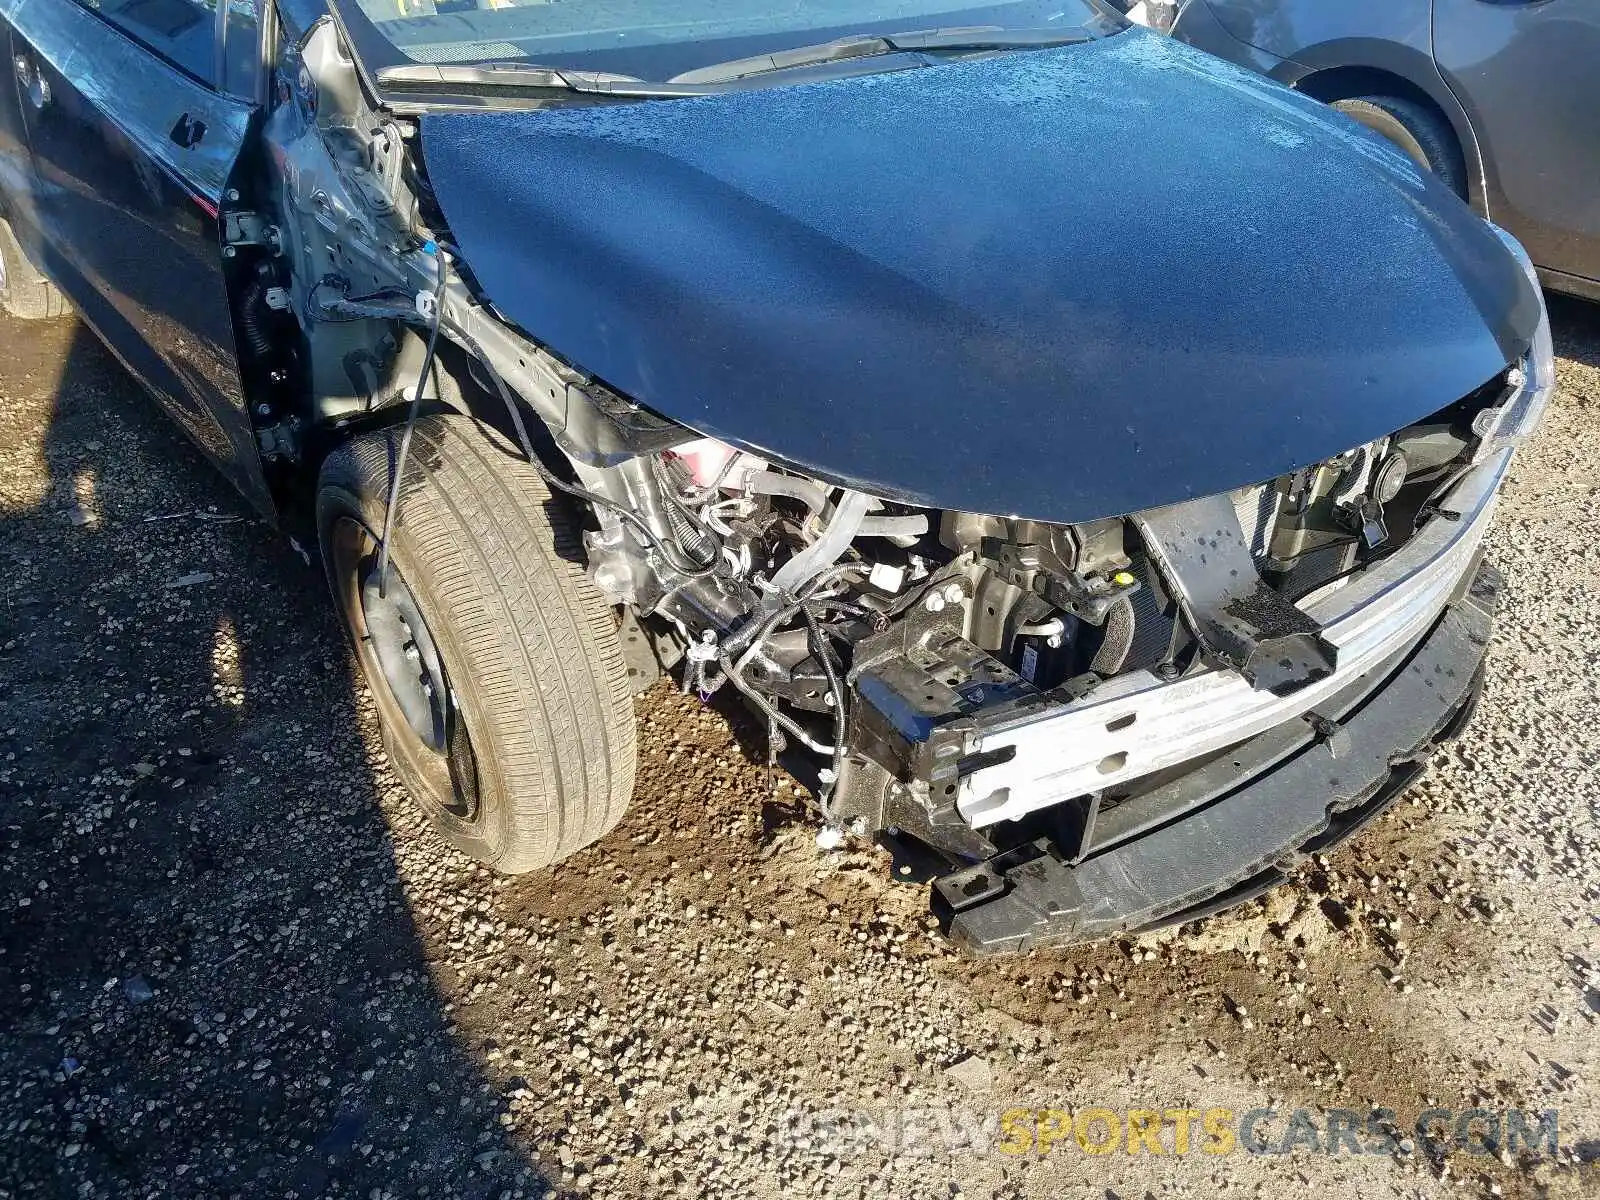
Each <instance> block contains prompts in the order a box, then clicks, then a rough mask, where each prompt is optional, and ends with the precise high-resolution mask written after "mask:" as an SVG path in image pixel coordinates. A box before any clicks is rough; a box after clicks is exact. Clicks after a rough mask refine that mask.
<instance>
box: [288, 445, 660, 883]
mask: <svg viewBox="0 0 1600 1200" xmlns="http://www.w3.org/2000/svg"><path fill="white" fill-rule="evenodd" d="M399 442H400V430H398V429H393V430H384V431H379V432H376V433H371V434H365V435H363V436H360V437H357V438H355V439H353V440H352V441H350V442H348V443H346V444H345V445H344V446H342V447H340V448H339V449H338V450H336V451H334V452H333V454H331V455H330V456H329V457H328V459H327V461H326V462H325V463H324V464H323V467H322V475H321V479H320V481H319V484H318V490H317V531H318V535H319V537H320V540H321V544H322V556H323V563H324V566H325V567H326V569H327V573H328V579H329V582H330V583H331V585H332V587H333V593H334V597H335V599H336V601H337V602H338V605H339V609H340V611H341V612H342V613H343V614H344V617H345V621H346V623H347V625H348V627H349V629H350V631H351V634H352V636H353V637H354V639H355V644H356V649H357V654H358V657H359V658H360V660H361V666H362V670H363V672H364V673H365V675H366V678H367V682H368V685H369V686H370V688H371V689H372V693H373V697H374V699H375V701H376V703H377V708H378V712H379V714H380V716H381V718H382V724H383V732H384V741H385V745H386V746H387V748H388V750H389V755H390V758H391V759H392V761H393V763H394V766H395V769H396V771H397V772H398V773H399V775H400V776H401V778H402V779H403V780H404V782H405V783H406V785H407V787H408V788H409V789H410V790H411V792H412V794H413V795H414V796H415V797H416V799H417V800H418V801H419V802H420V803H421V804H422V805H423V806H424V807H425V808H426V809H427V811H428V814H429V816H430V817H431V818H432V819H433V821H434V823H435V825H436V826H437V827H438V828H439V830H440V831H441V832H442V833H443V835H444V836H445V837H446V838H447V839H448V840H449V841H450V842H451V843H453V844H454V845H455V846H456V847H458V848H459V849H461V850H462V851H464V852H465V853H467V854H469V855H471V856H472V857H474V858H476V859H478V860H480V861H481V862H484V863H486V864H488V865H489V866H492V867H494V868H496V869H497V870H501V871H506V872H520V871H531V870H536V869H537V868H539V867H543V866H547V865H548V864H550V863H552V862H555V861H556V860H558V859H561V858H565V857H566V856H568V855H570V854H572V853H574V852H575V851H577V850H579V849H580V848H582V847H584V846H586V845H588V844H589V843H591V842H593V841H596V840H597V839H599V838H600V837H601V836H602V835H603V834H605V833H606V832H607V831H608V830H609V829H610V828H611V827H612V826H613V825H615V824H616V823H617V821H618V820H619V819H620V818H621V817H622V813H623V810H624V809H625V808H626V807H627V803H628V799H629V797H630V796H631V794H632V791H633V775H634V753H635V752H634V720H633V704H632V698H631V695H630V692H629V689H628V685H627V669H626V667H625V666H624V664H623V659H622V651H621V647H620V644H619V642H618V637H617V629H616V618H615V616H614V614H613V612H612V610H611V608H610V607H608V606H607V604H606V603H605V601H604V599H603V598H602V597H601V595H600V593H599V592H598V591H597V590H596V589H595V588H594V585H593V584H592V583H591V582H590V581H589V578H588V576H587V575H586V574H585V573H584V568H583V555H582V550H581V545H580V543H579V540H578V537H577V534H576V531H575V529H574V528H573V526H572V523H571V521H570V518H569V516H568V514H567V512H566V510H565V509H564V508H563V507H562V506H561V503H560V502H558V501H556V500H554V499H553V498H552V497H551V494H550V492H549V490H548V489H547V487H546V486H545V483H544V481H543V480H542V479H541V478H540V477H539V475H538V474H537V472H535V471H534V470H533V469H532V468H531V467H530V466H528V464H527V463H526V462H524V461H523V460H522V459H521V457H520V455H518V453H517V452H516V451H515V450H513V449H512V448H511V446H510V445H509V443H507V442H506V441H505V440H504V439H502V438H500V437H499V436H498V435H497V434H495V433H493V432H492V431H490V430H487V429H484V428H480V427H479V426H477V425H476V424H475V423H473V422H472V421H470V420H468V419H467V418H465V417H459V416H454V415H443V416H429V417H424V418H422V419H421V420H419V421H418V422H417V426H416V431H415V434H414V437H413V441H412V445H411V452H410V456H409V459H408V465H407V469H406V476H405V481H404V488H403V491H402V498H401V509H400V514H399V518H398V521H397V524H396V528H395V531H394V539H393V545H392V546H391V549H390V580H389V584H388V587H387V588H380V587H379V583H378V580H377V577H376V575H377V573H376V564H377V557H378V539H379V536H380V535H381V531H382V529H383V513H384V501H385V498H386V496H387V494H388V489H389V480H390V478H391V475H390V472H391V464H392V463H394V461H395V459H396V457H397V452H398V448H399Z"/></svg>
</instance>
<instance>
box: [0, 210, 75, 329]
mask: <svg viewBox="0 0 1600 1200" xmlns="http://www.w3.org/2000/svg"><path fill="white" fill-rule="evenodd" d="M0 308H3V309H5V310H6V312H8V313H10V314H11V315H12V316H13V317H19V318H21V319H22V320H24V321H48V320H50V319H51V318H53V317H64V316H66V315H67V314H68V313H69V312H71V311H72V306H71V305H70V304H68V303H67V301H66V298H65V297H64V296H62V294H61V292H60V290H59V289H58V288H57V287H56V285H55V284H53V283H51V282H50V281H49V280H48V279H46V278H45V277H44V276H43V275H42V274H40V273H39V270H38V268H36V267H35V266H34V265H33V263H31V262H29V261H28V256H27V255H26V254H24V253H23V252H22V245H21V243H19V242H18V241H17V235H16V234H15V233H14V232H12V229H11V225H10V223H9V222H7V221H5V220H0Z"/></svg>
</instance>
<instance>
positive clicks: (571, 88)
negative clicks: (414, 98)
mask: <svg viewBox="0 0 1600 1200" xmlns="http://www.w3.org/2000/svg"><path fill="white" fill-rule="evenodd" d="M376 78H377V81H378V83H379V84H381V85H384V86H387V87H402V88H434V87H442V88H459V87H482V88H523V89H527V90H529V91H550V92H595V93H605V94H608V95H609V94H622V95H633V96H637V95H646V96H654V95H664V96H678V95H682V89H670V90H669V89H664V88H661V87H660V86H659V85H655V84H651V83H647V82H646V81H645V80H643V79H640V78H639V77H638V76H636V75H617V74H613V73H611V72H609V71H577V70H573V69H571V68H568V67H541V66H536V65H534V64H532V63H516V62H482V63H471V64H457V63H406V64H404V65H403V66H394V67H384V68H382V69H381V70H379V71H378V73H377V76H376Z"/></svg>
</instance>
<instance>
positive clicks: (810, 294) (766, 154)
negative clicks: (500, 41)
mask: <svg viewBox="0 0 1600 1200" xmlns="http://www.w3.org/2000/svg"><path fill="white" fill-rule="evenodd" d="M422 149H423V154H424V157H425V160H426V164H427V168H428V173H429V176H430V178H431V180H432V184H433V187H434V189H435V192H436V194H437V197H438V200H439V203H440V205H441V206H442V208H443V210H444V214H445V216H446V218H447V220H448V222H449V225H450V230H451V233H452V235H453V237H454V238H455V241H456V243H457V245H458V247H459V249H460V250H461V252H462V255H463V257H464V259H465V261H466V262H467V264H468V265H469V267H470V269H471V271H472V273H473V274H474V275H475V277H476V279H477V281H478V283H479V284H480V285H481V287H482V289H483V291H484V292H485V293H486V294H487V296H488V298H489V299H490V300H491V301H492V303H493V304H494V305H495V307H496V308H497V309H498V310H499V311H500V312H501V313H502V314H504V315H505V316H506V317H507V318H509V319H510V320H512V321H514V322H515V323H516V324H518V325H520V326H521V327H522V328H523V329H525V330H526V331H528V332H529V333H530V334H531V335H532V336H533V337H534V338H536V339H537V340H538V341H540V342H542V343H543V344H545V345H547V346H549V347H550V348H551V349H552V350H553V351H554V352H556V353H557V354H559V355H560V356H561V357H563V358H565V359H567V360H568V361H570V362H572V363H573V364H575V365H576V366H578V367H580V368H582V369H583V370H585V371H588V372H591V373H592V374H594V375H595V376H598V377H599V378H601V379H602V380H604V381H605V382H606V383H607V384H609V385H610V386H611V387H613V388H615V389H616V390H618V391H620V392H622V393H625V394H626V395H628V396H630V397H632V398H633V399H635V400H637V401H638V402H639V403H641V404H643V405H645V406H647V407H649V408H651V409H654V410H655V411H656V412H658V413H661V414H662V415H664V416H667V417H670V418H672V419H673V420H675V421H679V422H681V423H683V424H684V425H687V426H689V427H691V428H693V429H695V430H698V431H700V432H702V433H705V434H709V435H712V436H715V437H718V438H722V439H724V440H726V441H729V442H733V443H736V444H738V445H741V446H744V447H747V448H750V449H754V450H757V451H760V452H762V453H765V454H768V455H770V456H773V457H775V458H778V459H781V460H784V461H786V462H788V463H790V464H793V465H794V466H796V467H799V468H801V469H804V470H808V471H811V472H813V473H815V474H817V475H820V476H823V477H825V478H828V479H831V480H834V481H837V482H842V483H848V484H851V485H854V486H857V487H860V488H863V489H865V490H867V491H870V492H873V493H875V494H878V495H883V496H889V497H894V498H899V499H905V500H909V501H911V502H914V503H921V504H927V505H930V506H935V507H940V508H953V509H960V510H966V511H974V512H988V513H1008V514H1016V515H1020V516H1027V517H1033V518H1037V519H1042V520H1053V521H1075V520H1087V519H1090V518H1095V517H1102V516H1111V515H1121V514H1125V513H1128V512H1134V511H1137V510H1140V509H1144V508H1149V507H1152V506H1155V505H1160V504H1166V503H1171V502H1175V501H1178V500H1181V499H1184V498H1187V497H1190V496H1196V495H1206V494H1210V493H1213V492H1219V491H1223V490H1225V489H1228V488H1232V487H1237V486H1240V485H1243V484H1247V483H1255V482H1260V481H1262V480H1265V479H1269V478H1272V477H1274V476H1277V475H1280V474H1283V473H1284V472H1287V471H1290V470H1292V469H1294V468H1296V467H1300V466H1304V465H1307V464H1309V463H1313V462H1317V461H1319V460H1321V459H1325V458H1327V457H1330V456H1331V455H1334V454H1337V453H1339V452H1341V451H1343V450H1347V449H1349V448H1351V447H1353V446H1356V445H1359V444H1362V443H1364V442H1367V441H1370V440H1372V439H1373V438H1376V437H1380V436H1382V435H1384V434H1386V433H1390V432H1393V431H1394V430H1396V429H1398V428H1400V427H1402V426H1404V425H1407V424H1410V423H1411V422H1413V421H1415V420H1418V419H1419V418H1421V417H1423V416H1426V415H1428V414H1430V413H1432V412H1434V411H1436V410H1437V409H1439V408H1442V407H1443V406H1445V405H1446V404H1448V403H1450V402H1451V401H1453V400H1455V399H1458V398H1459V397H1461V396H1463V395H1465V394H1466V393H1467V392H1469V391H1471V390H1472V389H1473V388H1475V387H1477V386H1478V385H1480V384H1483V383H1485V382H1486V381H1488V380H1489V379H1491V378H1492V377H1493V376H1494V375H1495V374H1496V373H1497V372H1498V371H1500V370H1501V369H1503V368H1504V367H1505V366H1506V364H1507V362H1508V361H1509V360H1510V359H1512V358H1513V357H1514V356H1515V355H1516V354H1517V353H1519V352H1520V351H1521V350H1522V349H1523V348H1524V347H1525V346H1526V345H1527V343H1528V341H1529V339H1530V338H1531V336H1532V332H1533V329H1534V326H1535V323H1536V321H1537V318H1538V313H1539V301H1538V298H1537V294H1536V292H1535V291H1534V289H1533V288H1532V287H1531V286H1530V285H1529V284H1528V282H1527V280H1526V278H1525V276H1524V275H1523V273H1522V271H1521V269H1520V268H1519V266H1518V264H1517V262H1516V261H1515V260H1514V259H1513V257H1512V256H1511V255H1510V254H1509V253H1508V252H1507V251H1506V249H1505V247H1504V246H1502V245H1501V243H1500V241H1499V240H1498V238H1496V237H1495V235H1494V234H1493V232H1492V231H1491V230H1490V229H1489V227H1488V226H1487V225H1486V224H1484V223H1483V222H1482V221H1481V220H1479V219H1478V218H1477V217H1476V216H1474V215H1473V214H1472V213H1471V212H1470V211H1468V209H1467V208H1466V207H1465V206H1463V205H1462V204H1461V203H1459V202H1458V201H1457V200H1456V198H1455V197H1454V196H1452V195H1450V194H1448V193H1447V192H1446V191H1445V190H1444V189H1443V187H1442V186H1440V185H1439V184H1438V183H1436V182H1435V181H1434V180H1433V179H1432V177H1431V176H1426V175H1425V174H1424V173H1423V172H1421V171H1419V170H1418V169H1417V168H1415V167H1414V166H1412V164H1411V163H1410V162H1409V160H1407V159H1405V158H1403V157H1402V156H1400V155H1399V154H1398V153H1397V152H1395V151H1393V150H1391V149H1389V147H1388V146H1387V144H1386V143H1382V142H1379V141H1378V140H1377V139H1376V138H1374V137H1373V136H1372V135H1369V134H1367V133H1365V132H1364V131H1362V130H1360V129H1358V128H1357V127H1356V126H1355V125H1353V124H1352V123H1350V122H1348V121H1346V120H1345V119H1344V118H1342V117H1338V116H1335V115H1332V114H1330V113H1328V112H1327V110H1325V109H1323V108H1322V107H1320V106H1319V105H1316V104H1314V103H1313V102H1311V101H1309V100H1305V99H1303V98H1301V97H1298V96H1296V95H1294V94H1292V93H1290V92H1288V91H1285V90H1283V89H1281V88H1278V87H1277V86H1275V85H1272V84H1268V83H1265V82H1263V81H1261V80H1259V79H1257V78H1256V77H1254V76H1251V75H1247V74H1245V73H1243V72H1240V71H1238V70H1236V69H1235V68H1233V67H1230V66H1228V65H1226V64H1224V63H1222V62H1220V61H1219V60H1216V59H1213V58H1210V57H1209V56H1206V55H1203V54H1200V53H1198V52H1196V51H1193V50H1190V49H1188V48H1186V47H1184V46H1180V45H1177V44H1175V43H1172V42H1169V41H1167V40H1165V39H1161V38H1157V37H1154V36H1152V35H1148V34H1145V33H1144V32H1142V31H1136V30H1130V31H1128V32H1126V33H1121V34H1117V35H1115V36H1113V37H1110V38H1107V39H1105V40H1103V41H1099V42H1095V43H1090V44H1086V45H1082V46H1075V47H1069V48H1065V49H1060V50H1048V51H1031V52H1023V53H1013V54H1008V55H1003V56H999V57H993V58H988V59H983V60H978V61H967V62H960V63H951V64H947V65H941V66H937V67H929V68H923V69H917V70H910V71H904V72H896V73H890V74H883V75H875V76H868V77H865V78H854V79H847V80H838V81H830V82H825V83H816V84H809V85H803V86H791V87H776V88H768V89H760V90H752V91H744V92H738V93H733V94H728V95H721V96H714V97H704V98H701V97H697V98H693V99H686V100H668V101H651V102H643V103H636V104H627V105H616V106H603V107H574V108H563V109H559V110H546V111H522V112H484V113H441V114H437V115H430V116H427V117H425V118H424V119H423V122H422Z"/></svg>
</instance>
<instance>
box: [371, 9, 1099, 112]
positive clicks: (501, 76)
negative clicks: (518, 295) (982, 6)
mask: <svg viewBox="0 0 1600 1200" xmlns="http://www.w3.org/2000/svg"><path fill="white" fill-rule="evenodd" d="M1095 37H1096V35H1095V34H1094V33H1093V32H1091V31H1090V30H1087V29H1083V28H1080V27H1076V26H1073V27H1063V28H1060V29H1002V28H1000V27H998V26H994V27H987V26H980V27H973V28H961V29H923V30H916V31H913V32H910V33H891V34H883V35H863V36H860V37H848V38H840V39H838V40H836V41H832V42H821V43H818V44H817V45H813V46H797V47H795V48H794V49H792V50H779V51H777V52H775V53H772V54H758V55H756V56H754V57H753V58H738V59H733V60H731V61H729V62H723V63H714V64H713V65H711V66H708V67H699V68H697V69H696V70H693V71H685V72H684V73H683V74H681V75H674V76H673V77H672V78H671V79H669V80H667V81H666V82H664V83H652V82H650V81H649V80H645V79H640V78H638V77H637V76H635V75H618V74H614V73H611V72H607V71H580V70H575V69H572V68H569V67H546V66H539V65H537V64H534V63H519V62H481V63H470V64H456V63H406V64H404V65H400V66H390V67H383V68H381V69H380V70H379V71H378V72H377V74H376V80H377V83H378V84H379V86H381V87H389V88H402V89H405V90H410V91H426V90H430V89H434V88H442V89H445V90H453V89H458V88H486V89H497V90H498V89H506V88H514V89H518V90H525V91H532V92H576V93H580V94H584V95H597V96H615V97H618V98H619V99H621V98H628V97H641V98H649V97H660V98H665V97H671V96H700V95H705V94H707V93H715V92H725V91H731V90H736V89H737V88H738V87H739V86H740V84H741V82H742V81H743V80H746V79H751V78H754V77H756V76H760V75H772V74H776V73H779V72H784V71H797V70H804V69H806V68H810V67H827V66H832V65H833V64H835V63H848V62H850V61H852V60H856V59H863V58H878V57H882V56H886V55H894V54H912V55H915V54H943V53H964V52H967V51H972V52H980V51H984V50H1028V49H1044V48H1046V47H1049V46H1073V45H1077V44H1078V43H1079V42H1088V41H1093V40H1094V39H1095ZM911 65H914V66H927V65H929V64H928V63H926V62H922V61H917V62H914V63H912V64H911Z"/></svg>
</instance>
